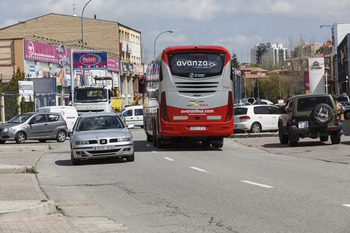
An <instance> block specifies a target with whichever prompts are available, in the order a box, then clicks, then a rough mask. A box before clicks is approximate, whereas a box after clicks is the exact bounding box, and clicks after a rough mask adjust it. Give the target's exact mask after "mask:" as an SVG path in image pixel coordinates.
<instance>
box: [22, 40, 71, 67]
mask: <svg viewBox="0 0 350 233" xmlns="http://www.w3.org/2000/svg"><path fill="white" fill-rule="evenodd" d="M24 56H25V59H30V60H37V61H46V62H54V63H59V64H60V65H62V66H64V65H65V64H70V48H67V47H66V46H65V45H64V44H61V45H60V46H56V45H49V44H44V43H40V42H36V41H31V40H24Z"/></svg>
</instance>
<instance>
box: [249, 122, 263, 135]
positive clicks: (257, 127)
mask: <svg viewBox="0 0 350 233" xmlns="http://www.w3.org/2000/svg"><path fill="white" fill-rule="evenodd" d="M250 132H252V133H260V132H261V125H260V124H259V123H257V122H255V123H253V124H252V127H251V129H250Z"/></svg>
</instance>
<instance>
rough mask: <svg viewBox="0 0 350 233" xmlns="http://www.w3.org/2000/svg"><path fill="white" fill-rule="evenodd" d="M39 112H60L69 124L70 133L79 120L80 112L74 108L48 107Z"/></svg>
mask: <svg viewBox="0 0 350 233" xmlns="http://www.w3.org/2000/svg"><path fill="white" fill-rule="evenodd" d="M37 112H58V113H60V114H61V116H62V117H63V119H64V120H65V121H66V123H67V128H68V131H67V132H68V133H70V132H72V129H73V126H74V124H75V121H76V120H77V119H78V112H77V110H76V108H75V107H73V106H46V107H41V108H39V109H38V110H37Z"/></svg>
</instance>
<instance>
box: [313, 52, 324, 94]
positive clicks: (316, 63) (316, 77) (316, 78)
mask: <svg viewBox="0 0 350 233" xmlns="http://www.w3.org/2000/svg"><path fill="white" fill-rule="evenodd" d="M309 85H310V93H326V89H325V85H326V83H325V78H324V58H323V57H321V58H309Z"/></svg>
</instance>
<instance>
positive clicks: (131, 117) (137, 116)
mask: <svg viewBox="0 0 350 233" xmlns="http://www.w3.org/2000/svg"><path fill="white" fill-rule="evenodd" d="M122 115H123V117H124V119H125V123H126V125H134V126H140V127H141V128H142V127H143V106H142V105H133V106H128V107H126V108H125V109H124V110H123V111H122Z"/></svg>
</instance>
